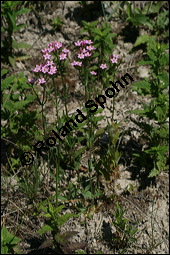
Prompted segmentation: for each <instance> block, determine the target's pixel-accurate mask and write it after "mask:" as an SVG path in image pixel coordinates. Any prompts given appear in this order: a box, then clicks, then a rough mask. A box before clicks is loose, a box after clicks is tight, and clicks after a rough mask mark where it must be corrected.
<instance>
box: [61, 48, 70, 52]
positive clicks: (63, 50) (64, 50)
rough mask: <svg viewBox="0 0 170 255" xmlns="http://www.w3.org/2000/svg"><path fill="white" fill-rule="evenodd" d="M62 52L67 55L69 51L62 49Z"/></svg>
mask: <svg viewBox="0 0 170 255" xmlns="http://www.w3.org/2000/svg"><path fill="white" fill-rule="evenodd" d="M62 52H64V53H69V52H70V51H69V50H67V49H66V48H64V49H62Z"/></svg>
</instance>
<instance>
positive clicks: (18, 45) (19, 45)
mask: <svg viewBox="0 0 170 255" xmlns="http://www.w3.org/2000/svg"><path fill="white" fill-rule="evenodd" d="M12 47H13V48H14V49H20V48H31V47H32V46H31V45H30V44H28V43H24V42H20V43H18V42H17V41H15V40H13V41H12Z"/></svg>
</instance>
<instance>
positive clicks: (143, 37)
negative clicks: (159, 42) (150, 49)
mask: <svg viewBox="0 0 170 255" xmlns="http://www.w3.org/2000/svg"><path fill="white" fill-rule="evenodd" d="M149 40H151V36H150V35H140V36H138V38H137V39H136V42H135V44H134V46H135V47H137V46H139V45H140V44H142V43H147V42H148V41H149Z"/></svg>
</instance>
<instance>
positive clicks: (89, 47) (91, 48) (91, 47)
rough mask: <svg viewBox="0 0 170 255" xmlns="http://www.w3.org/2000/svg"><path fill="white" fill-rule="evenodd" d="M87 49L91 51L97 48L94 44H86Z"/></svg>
mask: <svg viewBox="0 0 170 255" xmlns="http://www.w3.org/2000/svg"><path fill="white" fill-rule="evenodd" d="M86 49H87V50H90V51H91V50H95V49H96V48H94V47H93V46H92V45H90V46H86Z"/></svg>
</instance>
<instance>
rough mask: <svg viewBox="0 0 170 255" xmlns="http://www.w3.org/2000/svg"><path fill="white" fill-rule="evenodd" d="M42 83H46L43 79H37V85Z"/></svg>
mask: <svg viewBox="0 0 170 255" xmlns="http://www.w3.org/2000/svg"><path fill="white" fill-rule="evenodd" d="M44 83H46V81H45V80H44V78H42V79H38V84H44Z"/></svg>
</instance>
